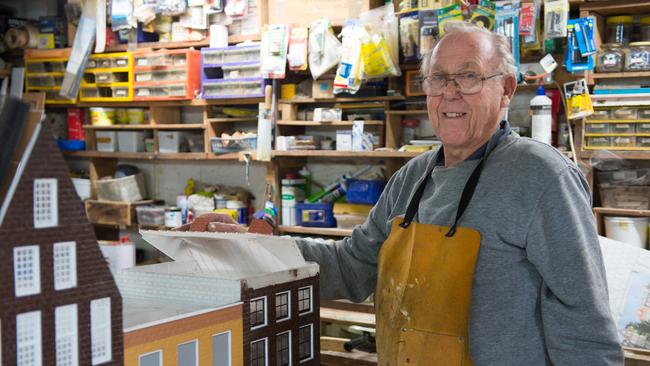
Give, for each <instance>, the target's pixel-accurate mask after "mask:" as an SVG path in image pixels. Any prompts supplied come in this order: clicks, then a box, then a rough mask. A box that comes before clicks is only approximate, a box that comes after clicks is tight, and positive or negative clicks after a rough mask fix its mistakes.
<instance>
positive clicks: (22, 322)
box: [16, 311, 42, 366]
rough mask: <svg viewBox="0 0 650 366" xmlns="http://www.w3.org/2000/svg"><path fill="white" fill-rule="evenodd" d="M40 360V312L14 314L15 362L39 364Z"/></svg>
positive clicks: (29, 364)
mask: <svg viewBox="0 0 650 366" xmlns="http://www.w3.org/2000/svg"><path fill="white" fill-rule="evenodd" d="M41 361H42V354H41V312H40V311H32V312H29V313H23V314H18V315H16V364H17V365H18V366H32V365H33V366H40V365H41Z"/></svg>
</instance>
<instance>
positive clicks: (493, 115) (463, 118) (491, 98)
mask: <svg viewBox="0 0 650 366" xmlns="http://www.w3.org/2000/svg"><path fill="white" fill-rule="evenodd" d="M431 65H432V66H431V71H430V74H429V75H436V74H443V75H444V74H460V73H467V72H472V73H476V74H478V75H480V76H492V75H494V74H496V73H498V71H497V67H498V60H497V57H496V55H495V53H494V49H493V46H492V44H491V42H490V41H489V40H488V39H487V37H486V36H485V35H482V34H480V33H478V34H477V33H459V34H454V35H450V36H448V37H446V38H444V39H443V40H442V41H441V42H440V43H439V44H438V46H437V47H436V48H435V49H434V51H433V54H432V55H431ZM429 75H426V76H429ZM507 78H512V76H510V75H508V76H505V77H503V76H502V77H495V78H491V79H488V80H485V81H483V88H482V89H481V91H479V92H478V93H476V94H471V95H467V94H461V93H460V91H459V90H458V88H457V87H456V84H455V83H454V82H453V81H451V80H450V81H449V82H448V83H447V86H446V87H445V88H444V89H443V93H442V95H440V96H436V97H430V96H429V97H427V110H428V113H429V119H430V120H431V123H432V124H433V129H434V131H435V132H436V134H437V136H438V137H439V138H440V140H441V141H442V143H443V144H444V145H445V148H448V149H458V148H461V149H463V148H473V149H474V148H478V147H480V146H481V145H483V144H484V143H485V142H487V141H488V140H489V138H490V136H492V134H493V133H494V131H495V129H496V127H497V125H498V123H499V120H500V118H501V109H502V108H504V107H506V106H507V105H508V104H509V103H510V97H511V96H512V93H507V92H505V91H504V90H505V89H504V85H505V83H504V80H506V79H507ZM507 81H510V80H507ZM513 92H514V90H513ZM504 96H505V97H504Z"/></svg>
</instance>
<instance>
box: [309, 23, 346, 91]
mask: <svg viewBox="0 0 650 366" xmlns="http://www.w3.org/2000/svg"><path fill="white" fill-rule="evenodd" d="M308 57H309V70H310V71H311V76H312V78H313V79H314V80H316V79H318V78H319V77H321V76H322V75H323V74H324V73H326V72H327V71H328V70H330V69H331V68H333V67H335V66H336V65H338V63H339V61H340V60H341V42H339V40H338V39H337V38H336V36H335V35H334V31H333V30H332V25H331V23H330V21H329V20H326V19H323V20H317V21H315V22H313V23H312V24H311V27H310V30H309V55H308Z"/></svg>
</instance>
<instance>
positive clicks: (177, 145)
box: [158, 131, 184, 153]
mask: <svg viewBox="0 0 650 366" xmlns="http://www.w3.org/2000/svg"><path fill="white" fill-rule="evenodd" d="M183 136H184V133H183V132H181V131H158V150H159V151H160V152H161V153H177V152H180V151H181V143H182V142H183Z"/></svg>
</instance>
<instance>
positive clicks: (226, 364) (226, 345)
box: [212, 331, 230, 366]
mask: <svg viewBox="0 0 650 366" xmlns="http://www.w3.org/2000/svg"><path fill="white" fill-rule="evenodd" d="M212 366H230V331H228V332H224V333H219V334H215V335H213V336H212Z"/></svg>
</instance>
